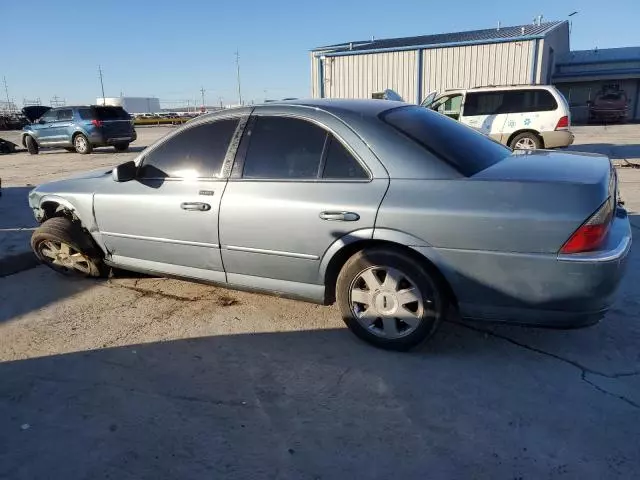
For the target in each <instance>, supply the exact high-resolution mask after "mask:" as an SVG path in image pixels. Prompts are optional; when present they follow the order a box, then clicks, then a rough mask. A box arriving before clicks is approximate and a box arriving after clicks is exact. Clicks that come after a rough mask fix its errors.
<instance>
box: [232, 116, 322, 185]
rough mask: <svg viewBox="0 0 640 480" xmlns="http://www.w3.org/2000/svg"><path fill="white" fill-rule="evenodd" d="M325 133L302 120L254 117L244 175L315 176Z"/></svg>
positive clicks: (267, 176)
mask: <svg viewBox="0 0 640 480" xmlns="http://www.w3.org/2000/svg"><path fill="white" fill-rule="evenodd" d="M326 137H327V133H326V132H325V130H323V129H322V128H320V127H318V126H317V125H314V124H312V123H310V122H306V121H304V120H298V119H295V118H286V117H256V118H255V123H254V124H253V126H252V127H251V131H250V132H249V137H248V138H249V146H248V150H247V154H246V157H245V163H244V170H243V173H242V176H243V177H244V178H297V179H305V178H317V177H318V170H319V168H320V159H321V158H322V151H323V149H324V143H325V139H326Z"/></svg>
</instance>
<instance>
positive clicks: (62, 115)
mask: <svg viewBox="0 0 640 480" xmlns="http://www.w3.org/2000/svg"><path fill="white" fill-rule="evenodd" d="M71 119H73V110H71V109H65V110H58V121H63V120H71Z"/></svg>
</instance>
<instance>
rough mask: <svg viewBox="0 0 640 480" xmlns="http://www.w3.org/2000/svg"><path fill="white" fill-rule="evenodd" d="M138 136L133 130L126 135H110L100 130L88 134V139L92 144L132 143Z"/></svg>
mask: <svg viewBox="0 0 640 480" xmlns="http://www.w3.org/2000/svg"><path fill="white" fill-rule="evenodd" d="M137 138H138V136H137V134H136V132H135V130H134V131H133V132H131V133H130V134H127V135H120V136H117V137H111V136H106V135H103V134H102V133H100V132H92V133H91V134H90V135H89V141H90V142H91V144H92V145H95V146H98V145H113V144H115V143H132V142H135V141H136V139H137Z"/></svg>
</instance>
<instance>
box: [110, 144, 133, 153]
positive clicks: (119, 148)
mask: <svg viewBox="0 0 640 480" xmlns="http://www.w3.org/2000/svg"><path fill="white" fill-rule="evenodd" d="M113 148H115V149H116V152H126V151H127V150H128V149H129V144H128V143H116V144H114V145H113Z"/></svg>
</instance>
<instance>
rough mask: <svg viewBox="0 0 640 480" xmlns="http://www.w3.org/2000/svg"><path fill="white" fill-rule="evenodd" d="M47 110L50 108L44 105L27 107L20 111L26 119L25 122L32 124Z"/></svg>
mask: <svg viewBox="0 0 640 480" xmlns="http://www.w3.org/2000/svg"><path fill="white" fill-rule="evenodd" d="M49 110H51V107H46V106H44V105H31V106H29V107H24V108H23V109H22V114H23V115H24V116H25V117H27V120H29V121H30V122H31V123H33V122H35V121H36V120H38V119H39V118H40V117H41V116H42V115H44V114H45V113H47V112H48V111H49Z"/></svg>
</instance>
